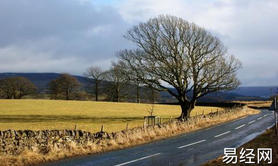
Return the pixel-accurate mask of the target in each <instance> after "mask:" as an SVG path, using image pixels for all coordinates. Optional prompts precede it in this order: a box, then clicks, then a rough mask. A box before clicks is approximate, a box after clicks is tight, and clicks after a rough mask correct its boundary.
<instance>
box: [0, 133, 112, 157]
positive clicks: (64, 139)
mask: <svg viewBox="0 0 278 166" xmlns="http://www.w3.org/2000/svg"><path fill="white" fill-rule="evenodd" d="M111 136H113V135H112V134H108V133H105V132H98V133H90V132H85V131H81V130H40V131H32V130H5V131H0V155H3V154H10V155H18V154H20V153H21V152H23V151H24V150H25V149H28V150H34V148H37V149H38V150H39V152H40V153H47V152H48V151H49V148H50V147H55V146H56V147H57V148H63V147H65V146H67V145H68V144H69V143H72V142H74V143H76V144H77V145H86V144H87V143H88V142H97V141H98V140H100V139H106V138H110V137H111Z"/></svg>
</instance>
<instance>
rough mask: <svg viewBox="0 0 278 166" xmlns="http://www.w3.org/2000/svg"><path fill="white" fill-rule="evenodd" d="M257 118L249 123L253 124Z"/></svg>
mask: <svg viewBox="0 0 278 166" xmlns="http://www.w3.org/2000/svg"><path fill="white" fill-rule="evenodd" d="M255 121H256V120H252V121H250V122H249V123H248V124H252V123H254V122H255Z"/></svg>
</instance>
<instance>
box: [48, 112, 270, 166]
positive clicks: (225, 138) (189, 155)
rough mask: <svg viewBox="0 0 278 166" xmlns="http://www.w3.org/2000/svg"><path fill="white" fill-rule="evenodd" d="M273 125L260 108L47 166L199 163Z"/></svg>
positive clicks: (162, 165) (238, 144) (174, 165)
mask: <svg viewBox="0 0 278 166" xmlns="http://www.w3.org/2000/svg"><path fill="white" fill-rule="evenodd" d="M273 124H274V117H273V112H271V111H268V110H262V111H261V113H260V114H258V115H251V116H248V117H245V118H241V119H237V120H235V121H232V122H228V123H224V124H220V125H217V126H213V127H211V128H207V129H202V130H198V131H196V132H191V133H187V134H182V135H179V136H176V137H171V138H169V139H165V140H160V141H156V142H153V143H149V144H144V145H140V146H137V147H132V148H127V149H123V150H117V151H112V152H107V153H103V154H99V155H91V156H83V157H75V158H71V159H65V160H60V161H56V162H52V163H48V164H46V166H106V165H107V166H124V165H132V166H133V165H136V166H137V165H140V166H141V165H144V166H145V165H146V166H155V165H159V166H164V165H165V166H176V165H179V166H183V165H184V166H185V165H190V166H194V165H200V164H203V163H205V162H207V161H209V160H211V159H214V158H217V157H218V156H220V155H223V151H224V148H236V147H239V146H240V145H242V144H244V143H246V142H248V141H249V140H251V139H253V138H255V137H256V136H257V135H259V134H260V133H262V132H263V131H265V130H266V129H267V128H269V127H271V126H272V125H273ZM261 148H263V147H261Z"/></svg>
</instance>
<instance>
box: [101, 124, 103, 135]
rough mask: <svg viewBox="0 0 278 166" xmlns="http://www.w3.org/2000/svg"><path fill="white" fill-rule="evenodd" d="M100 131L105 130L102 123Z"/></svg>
mask: <svg viewBox="0 0 278 166" xmlns="http://www.w3.org/2000/svg"><path fill="white" fill-rule="evenodd" d="M100 132H101V133H102V132H103V125H101V129H100Z"/></svg>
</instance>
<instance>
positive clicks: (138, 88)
mask: <svg viewBox="0 0 278 166" xmlns="http://www.w3.org/2000/svg"><path fill="white" fill-rule="evenodd" d="M136 102H137V103H140V87H139V85H138V84H137V85H136Z"/></svg>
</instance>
